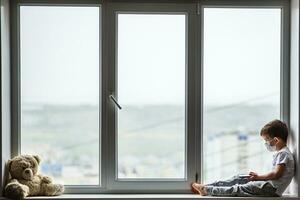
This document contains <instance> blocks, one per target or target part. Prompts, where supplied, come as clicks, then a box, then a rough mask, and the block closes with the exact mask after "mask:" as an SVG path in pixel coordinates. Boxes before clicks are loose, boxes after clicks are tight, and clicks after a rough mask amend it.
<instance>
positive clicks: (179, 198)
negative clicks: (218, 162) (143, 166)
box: [0, 194, 300, 200]
mask: <svg viewBox="0 0 300 200" xmlns="http://www.w3.org/2000/svg"><path fill="white" fill-rule="evenodd" d="M5 199H6V198H4V197H0V200H5ZM26 199H28V200H45V199H50V200H64V199H66V200H68V199H75V200H76V199H78V200H83V199H87V200H90V199H103V200H106V199H107V200H109V199H125V200H130V199H134V200H139V199H155V200H159V199H163V200H171V199H175V200H184V199H202V200H205V199H207V200H209V199H226V200H230V199H234V200H242V199H249V200H254V199H255V200H264V199H269V200H271V199H278V200H281V199H282V200H283V199H288V200H300V198H299V197H292V196H283V197H275V198H274V197H208V196H206V197H202V196H199V195H195V194H65V195H61V196H54V197H46V196H37V197H28V198H26Z"/></svg>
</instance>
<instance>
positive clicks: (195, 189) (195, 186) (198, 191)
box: [192, 183, 207, 196]
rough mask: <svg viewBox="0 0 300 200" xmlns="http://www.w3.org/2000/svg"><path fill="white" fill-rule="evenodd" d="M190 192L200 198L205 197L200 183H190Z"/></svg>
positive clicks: (205, 193) (204, 190)
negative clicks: (198, 195)
mask: <svg viewBox="0 0 300 200" xmlns="http://www.w3.org/2000/svg"><path fill="white" fill-rule="evenodd" d="M192 191H193V192H194V193H196V194H200V195H201V196H206V195H207V192H206V189H205V187H204V185H202V184H200V183H192Z"/></svg>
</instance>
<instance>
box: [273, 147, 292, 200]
mask: <svg viewBox="0 0 300 200" xmlns="http://www.w3.org/2000/svg"><path fill="white" fill-rule="evenodd" d="M279 164H284V165H285V168H284V172H283V174H282V176H281V177H280V178H279V179H276V180H269V181H268V182H269V183H271V184H272V185H273V187H274V188H276V194H278V195H280V196H281V195H282V193H283V192H284V190H285V189H286V188H287V187H288V185H289V184H290V182H291V181H292V179H293V177H294V173H295V162H294V158H293V154H292V153H291V151H290V150H289V148H288V147H283V148H282V149H280V150H279V151H277V152H276V153H275V154H274V155H273V161H272V169H275V167H276V166H277V165H279Z"/></svg>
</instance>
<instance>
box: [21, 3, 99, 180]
mask: <svg viewBox="0 0 300 200" xmlns="http://www.w3.org/2000/svg"><path fill="white" fill-rule="evenodd" d="M99 12H100V11H99V8H98V7H58V6H49V7H48V6H21V10H20V40H21V52H20V53H21V151H22V153H32V154H40V155H41V156H42V158H43V160H42V163H41V172H42V173H44V174H48V175H51V176H53V177H54V178H55V180H56V181H61V182H63V183H65V184H68V185H71V184H72V185H73V184H76V185H83V184H84V185H85V184H88V185H90V184H92V185H96V184H97V185H98V184H99V156H100V155H99V14H100V13H99Z"/></svg>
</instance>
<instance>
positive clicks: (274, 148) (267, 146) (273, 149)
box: [265, 141, 276, 152]
mask: <svg viewBox="0 0 300 200" xmlns="http://www.w3.org/2000/svg"><path fill="white" fill-rule="evenodd" d="M265 146H266V148H267V150H268V151H270V152H273V151H276V146H275V145H274V146H271V144H270V141H267V142H265Z"/></svg>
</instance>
